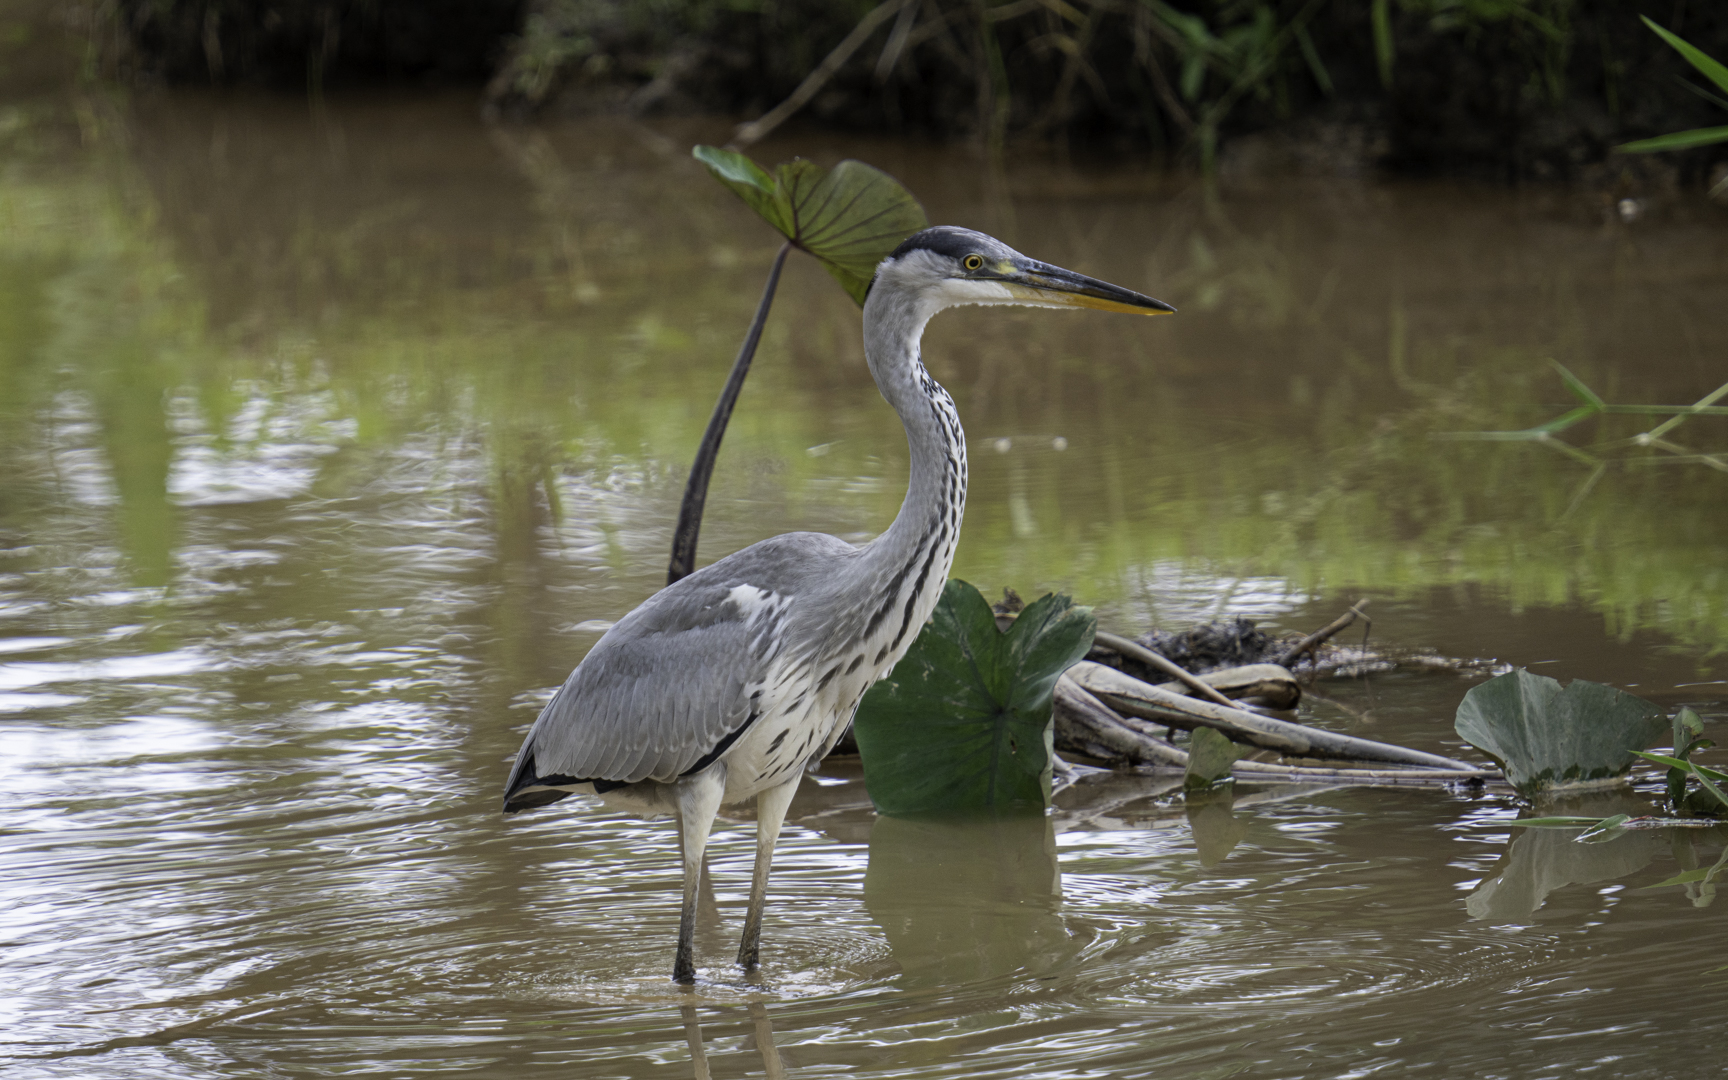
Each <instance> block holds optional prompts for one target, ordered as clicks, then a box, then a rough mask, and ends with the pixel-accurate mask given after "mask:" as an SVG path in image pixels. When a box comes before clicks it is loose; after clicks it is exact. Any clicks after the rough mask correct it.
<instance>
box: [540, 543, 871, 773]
mask: <svg viewBox="0 0 1728 1080" xmlns="http://www.w3.org/2000/svg"><path fill="white" fill-rule="evenodd" d="M857 555H858V549H857V548H855V547H853V546H852V545H851V544H848V543H846V542H845V541H843V540H840V539H837V538H836V537H832V536H825V535H823V534H821V533H787V534H785V535H782V536H775V537H771V538H769V539H767V540H764V541H762V542H761V543H758V544H753V545H751V546H750V547H748V548H745V549H744V550H743V551H740V552H737V553H736V554H733V555H730V556H727V557H726V558H724V559H721V560H720V561H719V562H716V563H714V564H712V565H710V566H706V567H703V568H702V569H701V570H698V571H696V572H695V573H693V574H691V575H690V576H689V577H687V578H684V579H682V580H681V581H679V582H678V583H677V584H676V585H674V586H671V587H669V588H666V589H663V590H661V591H660V592H658V593H656V594H655V595H654V596H651V597H649V598H648V599H647V600H646V601H644V602H643V603H642V605H641V606H640V607H638V608H636V609H635V610H634V611H632V612H630V613H629V614H628V615H626V616H625V617H624V618H622V619H620V620H619V621H618V622H617V623H616V624H614V625H613V626H612V628H611V629H610V630H608V631H607V632H606V634H605V635H604V636H603V637H602V638H601V639H600V640H599V641H598V642H597V643H596V644H595V645H594V648H593V649H591V650H590V651H589V653H588V655H587V657H585V658H584V659H583V661H582V663H581V664H579V665H578V666H577V667H576V670H575V671H572V672H571V673H570V678H569V679H567V680H566V681H565V683H564V685H563V686H562V687H560V688H559V690H558V692H557V694H555V695H554V696H553V698H552V700H551V701H549V702H548V703H547V704H546V707H545V708H544V709H543V710H541V713H540V716H539V718H538V719H537V720H535V722H534V726H533V728H532V729H531V730H530V731H529V733H528V738H527V741H526V742H525V743H524V746H523V750H524V753H523V755H522V762H519V764H518V770H520V768H521V767H522V764H523V763H525V762H526V760H527V759H528V757H529V756H530V754H531V755H532V757H533V760H534V767H535V771H536V772H537V773H538V774H539V775H540V776H543V777H544V776H552V775H559V776H564V777H570V778H574V779H576V780H608V781H615V782H620V783H636V782H638V781H642V780H659V781H670V780H674V779H677V778H678V777H679V776H682V775H684V773H686V772H687V771H689V770H690V769H691V768H692V767H694V766H695V765H696V764H697V763H698V762H700V761H701V759H702V758H703V757H704V755H706V754H708V753H709V752H710V751H711V750H712V749H713V748H714V747H715V746H717V745H719V744H720V743H721V742H722V741H723V740H724V739H726V738H727V736H729V735H733V734H735V733H737V732H738V731H740V730H741V729H742V728H743V727H744V726H745V725H746V724H747V723H748V722H749V721H750V719H751V711H752V702H751V694H752V693H753V692H755V691H756V690H757V689H760V688H761V687H762V686H763V684H764V683H765V682H766V680H767V677H768V674H769V672H770V670H771V669H772V668H773V667H774V666H775V664H776V662H777V661H782V660H792V659H798V658H797V657H793V656H790V655H788V654H787V651H786V650H787V647H788V644H789V643H790V642H797V641H805V642H807V641H808V640H809V639H808V637H807V636H801V635H800V633H799V632H798V631H799V630H801V629H802V627H801V625H800V624H803V623H819V622H820V621H821V620H822V618H823V613H824V611H825V610H826V609H828V608H829V606H830V604H831V603H832V600H833V598H832V597H831V595H825V594H831V593H832V591H833V585H834V584H835V582H836V580H837V578H836V575H837V574H839V573H841V571H842V569H843V568H844V567H845V566H846V565H847V564H848V563H850V562H852V561H855V560H856V557H857ZM788 616H790V618H788ZM517 779H518V777H515V776H513V777H512V787H514V786H515V783H516V781H517Z"/></svg>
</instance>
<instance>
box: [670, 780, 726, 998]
mask: <svg viewBox="0 0 1728 1080" xmlns="http://www.w3.org/2000/svg"><path fill="white" fill-rule="evenodd" d="M725 791H726V763H725V762H723V761H722V762H716V763H715V764H713V765H711V766H709V767H708V768H706V769H704V770H702V771H701V772H699V773H697V774H696V775H695V776H686V777H684V778H683V779H682V780H679V781H678V830H679V837H680V839H681V841H682V844H681V846H682V848H683V852H684V907H683V910H682V911H681V912H680V914H679V916H678V956H677V958H676V959H674V960H673V961H672V978H673V980H674V981H676V982H681V983H692V982H695V981H696V897H697V893H698V890H699V889H700V888H701V885H702V854H703V852H704V851H706V850H707V848H708V831H709V830H710V829H712V828H713V827H714V815H716V814H718V813H719V812H720V796H721V795H723V794H725Z"/></svg>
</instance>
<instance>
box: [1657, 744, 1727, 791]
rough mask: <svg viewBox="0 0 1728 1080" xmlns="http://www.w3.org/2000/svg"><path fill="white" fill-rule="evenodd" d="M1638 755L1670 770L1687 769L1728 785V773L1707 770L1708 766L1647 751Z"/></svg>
mask: <svg viewBox="0 0 1728 1080" xmlns="http://www.w3.org/2000/svg"><path fill="white" fill-rule="evenodd" d="M1637 754H1638V756H1639V757H1641V758H1645V759H1647V760H1649V761H1654V762H1655V763H1656V764H1658V765H1666V766H1668V767H1669V768H1670V769H1686V770H1689V771H1692V772H1694V773H1695V774H1696V775H1698V776H1700V777H1703V778H1707V779H1710V780H1715V781H1717V782H1718V783H1723V784H1728V773H1725V772H1718V771H1717V770H1715V769H1711V768H1707V767H1706V766H1703V765H1699V764H1698V763H1696V762H1693V761H1684V760H1682V759H1680V758H1677V757H1669V756H1668V755H1667V754H1652V753H1650V752H1649V751H1647V750H1639V751H1637Z"/></svg>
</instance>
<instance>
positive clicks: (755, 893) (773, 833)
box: [738, 772, 804, 968]
mask: <svg viewBox="0 0 1728 1080" xmlns="http://www.w3.org/2000/svg"><path fill="white" fill-rule="evenodd" d="M802 779H804V774H803V773H801V772H794V773H793V774H792V779H790V780H788V781H786V782H785V783H783V784H781V785H780V786H779V787H771V788H769V789H768V790H767V791H764V792H763V793H762V794H760V795H758V796H756V874H755V876H754V877H753V878H751V880H750V906H749V908H747V909H745V912H744V939H743V940H742V941H741V942H739V944H738V963H739V964H740V965H741V966H743V967H745V968H753V967H755V966H756V961H757V960H758V958H759V957H760V955H761V952H762V905H763V904H764V903H765V902H766V901H767V899H768V868H769V866H770V865H771V864H772V863H773V862H774V842H775V841H776V840H778V839H780V824H781V822H783V821H785V820H786V807H788V806H790V805H791V803H792V793H793V792H795V791H797V790H798V781H800V780H802Z"/></svg>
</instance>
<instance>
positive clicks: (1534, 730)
mask: <svg viewBox="0 0 1728 1080" xmlns="http://www.w3.org/2000/svg"><path fill="white" fill-rule="evenodd" d="M1453 726H1454V728H1455V729H1456V730H1457V732H1458V734H1459V735H1461V736H1462V737H1463V738H1464V740H1465V741H1466V742H1468V743H1470V745H1472V746H1474V747H1476V748H1477V749H1479V750H1481V751H1482V752H1483V753H1485V754H1487V755H1489V756H1490V757H1492V758H1494V760H1495V761H1497V762H1499V763H1500V766H1501V768H1503V769H1504V770H1505V772H1506V779H1507V780H1508V781H1509V782H1510V783H1511V784H1512V786H1513V787H1515V788H1517V789H1518V792H1519V793H1520V794H1522V795H1524V796H1526V797H1533V796H1536V795H1539V794H1543V793H1547V792H1551V791H1555V790H1559V789H1564V788H1569V787H1587V786H1595V785H1599V784H1602V783H1611V782H1613V781H1614V779H1615V778H1617V777H1621V776H1624V775H1625V774H1626V772H1627V770H1629V769H1631V767H1632V764H1633V760H1634V757H1633V755H1634V754H1636V753H1637V752H1638V751H1640V750H1642V749H1644V748H1645V747H1647V746H1649V745H1650V744H1651V743H1653V742H1655V741H1656V740H1657V739H1659V738H1661V736H1662V729H1663V728H1665V727H1667V726H1668V723H1667V719H1666V718H1665V717H1664V716H1663V715H1662V712H1661V710H1660V709H1658V708H1657V707H1656V706H1655V705H1652V704H1651V703H1650V702H1648V701H1645V700H1644V699H1642V698H1638V697H1634V696H1633V695H1631V694H1628V693H1626V692H1625V691H1623V690H1616V689H1614V688H1613V687H1611V686H1603V685H1602V684H1601V683H1593V682H1586V681H1585V680H1583V679H1575V680H1573V682H1572V684H1571V685H1570V686H1567V687H1565V688H1564V689H1562V688H1561V686H1560V684H1559V683H1558V682H1556V681H1555V680H1553V679H1550V678H1548V677H1547V676H1545V675H1532V674H1531V673H1530V672H1528V671H1526V670H1524V669H1523V668H1519V669H1518V670H1517V671H1513V672H1510V673H1508V674H1505V675H1501V676H1499V677H1498V678H1493V679H1489V680H1488V681H1487V682H1485V683H1483V684H1481V685H1480V686H1476V687H1472V688H1471V690H1470V692H1469V693H1467V694H1465V695H1464V700H1463V702H1462V703H1461V704H1460V705H1459V706H1458V716H1457V720H1456V721H1455V722H1454V724H1453Z"/></svg>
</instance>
